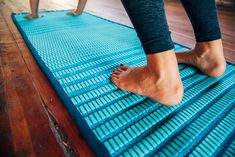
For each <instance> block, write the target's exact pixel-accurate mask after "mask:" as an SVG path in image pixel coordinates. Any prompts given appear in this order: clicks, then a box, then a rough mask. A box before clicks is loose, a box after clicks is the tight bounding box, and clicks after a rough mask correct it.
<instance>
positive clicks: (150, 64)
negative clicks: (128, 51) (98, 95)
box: [112, 39, 226, 106]
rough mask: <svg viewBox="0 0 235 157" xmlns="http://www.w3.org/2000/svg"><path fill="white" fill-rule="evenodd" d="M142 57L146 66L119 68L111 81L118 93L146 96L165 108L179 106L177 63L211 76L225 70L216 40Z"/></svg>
mask: <svg viewBox="0 0 235 157" xmlns="http://www.w3.org/2000/svg"><path fill="white" fill-rule="evenodd" d="M146 57H147V64H146V65H145V66H142V67H128V66H124V65H120V66H119V67H118V68H117V69H116V70H114V71H113V73H112V82H113V83H114V84H115V85H117V86H118V87H119V88H120V89H122V90H126V91H130V92H133V93H136V94H140V95H143V96H147V97H149V98H151V99H153V100H155V101H157V102H159V103H161V104H163V105H168V106H173V105H177V104H179V103H180V102H181V100H182V97H183V85H182V81H181V79H180V75H179V70H178V63H185V64H189V65H193V66H195V67H197V68H199V69H200V70H201V71H202V72H203V73H204V74H206V75H208V76H212V77H218V76H220V75H222V74H223V73H224V72H225V69H226V61H225V58H224V54H223V46H222V41H221V40H220V39H219V40H215V41H209V42H203V43H196V45H195V48H194V49H192V50H191V51H187V52H180V53H176V55H175V53H174V51H173V50H169V51H164V52H161V53H155V54H151V55H147V56H146ZM177 61H178V63H177Z"/></svg>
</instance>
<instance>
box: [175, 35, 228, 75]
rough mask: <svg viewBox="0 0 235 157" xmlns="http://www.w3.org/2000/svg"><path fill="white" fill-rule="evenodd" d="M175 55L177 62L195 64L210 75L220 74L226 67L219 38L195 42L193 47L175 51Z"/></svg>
mask: <svg viewBox="0 0 235 157" xmlns="http://www.w3.org/2000/svg"><path fill="white" fill-rule="evenodd" d="M176 57H177V60H178V63H186V64H189V65H192V66H195V67H197V68H199V69H200V70H201V72H202V73H204V74H206V75H208V76H211V77H218V76H220V75H222V74H223V73H224V72H225V69H226V61H225V58H224V54H223V46H222V41H221V39H219V40H214V41H210V42H202V43H197V44H196V46H195V48H194V49H192V50H190V51H186V52H179V53H176Z"/></svg>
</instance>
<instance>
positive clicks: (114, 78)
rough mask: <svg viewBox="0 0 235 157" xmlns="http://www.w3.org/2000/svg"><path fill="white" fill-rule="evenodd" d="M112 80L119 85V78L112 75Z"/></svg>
mask: <svg viewBox="0 0 235 157" xmlns="http://www.w3.org/2000/svg"><path fill="white" fill-rule="evenodd" d="M112 82H113V83H114V84H115V85H118V82H119V79H118V78H116V77H114V76H112Z"/></svg>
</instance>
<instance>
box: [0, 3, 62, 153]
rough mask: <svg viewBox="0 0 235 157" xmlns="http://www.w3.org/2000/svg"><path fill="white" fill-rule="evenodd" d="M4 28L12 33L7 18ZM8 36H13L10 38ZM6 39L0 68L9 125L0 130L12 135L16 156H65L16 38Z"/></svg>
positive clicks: (4, 14)
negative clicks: (3, 81)
mask: <svg viewBox="0 0 235 157" xmlns="http://www.w3.org/2000/svg"><path fill="white" fill-rule="evenodd" d="M0 8H1V9H0V10H1V16H2V17H3V19H5V22H6V20H8V21H10V20H11V19H10V16H9V14H7V11H6V9H5V8H3V7H2V6H0ZM4 29H5V30H7V31H6V32H5V33H6V35H7V36H9V37H12V34H11V32H10V31H9V25H8V24H7V22H6V24H5V26H4ZM10 39H11V40H12V38H9V40H10ZM7 41H8V40H7ZM7 43H8V42H6V43H2V45H1V52H3V51H4V52H5V53H1V70H2V73H3V74H2V76H4V78H3V79H4V80H5V83H4V88H2V89H0V90H1V91H2V92H3V93H5V98H4V101H5V103H4V108H5V109H6V112H7V113H8V120H9V125H10V129H9V130H5V131H7V132H10V134H7V133H6V132H5V133H4V132H1V133H2V134H7V135H8V136H10V137H11V141H12V143H13V148H14V151H13V153H14V155H15V156H44V155H48V156H53V155H55V156H65V154H64V152H63V150H62V148H61V147H60V145H59V144H58V143H57V140H56V138H55V136H54V134H53V132H52V131H51V129H50V126H49V123H48V117H47V115H46V113H45V110H44V109H43V107H42V101H41V98H40V95H39V93H38V92H37V90H36V88H35V86H34V83H33V81H32V78H31V74H30V73H29V71H28V69H27V67H26V65H25V62H24V60H23V58H22V55H21V54H20V53H19V52H20V51H19V48H18V46H17V44H16V42H13V43H11V44H9V43H8V44H7ZM29 93H30V94H29ZM5 116H6V115H5ZM3 119H5V117H3ZM6 119H7V117H6ZM22 141H23V142H22ZM0 142H1V144H0V145H5V141H2V140H1V141H0ZM2 142H4V143H2ZM7 142H8V141H7ZM7 142H6V143H7ZM8 143H9V142H8ZM3 153H4V152H3ZM5 155H8V154H5Z"/></svg>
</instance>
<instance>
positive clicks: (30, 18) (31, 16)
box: [24, 14, 44, 20]
mask: <svg viewBox="0 0 235 157" xmlns="http://www.w3.org/2000/svg"><path fill="white" fill-rule="evenodd" d="M40 17H44V15H38V14H36V15H34V14H28V15H26V16H25V17H24V18H26V19H29V20H32V19H37V18H40Z"/></svg>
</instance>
